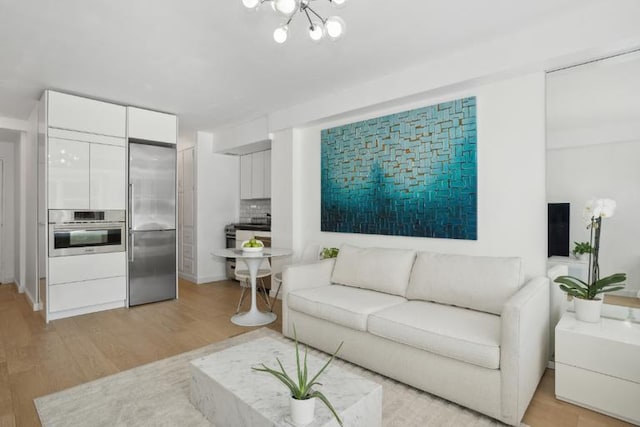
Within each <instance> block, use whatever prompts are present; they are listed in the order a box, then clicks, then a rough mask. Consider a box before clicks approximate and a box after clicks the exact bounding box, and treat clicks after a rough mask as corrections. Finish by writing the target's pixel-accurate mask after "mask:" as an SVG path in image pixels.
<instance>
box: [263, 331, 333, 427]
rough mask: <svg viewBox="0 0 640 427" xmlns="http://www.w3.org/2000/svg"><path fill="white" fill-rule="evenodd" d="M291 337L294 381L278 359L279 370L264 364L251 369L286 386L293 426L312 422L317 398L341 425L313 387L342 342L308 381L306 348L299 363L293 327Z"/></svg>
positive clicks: (325, 399)
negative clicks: (293, 343) (293, 344)
mask: <svg viewBox="0 0 640 427" xmlns="http://www.w3.org/2000/svg"><path fill="white" fill-rule="evenodd" d="M293 337H294V340H295V343H296V368H297V369H296V370H297V372H296V379H293V378H291V377H290V376H289V374H287V372H286V371H285V369H284V367H283V366H282V363H281V362H280V359H278V358H276V360H277V362H278V366H280V370H276V369H271V368H269V367H267V366H266V365H265V364H264V363H263V364H262V367H261V368H255V367H254V368H251V369H253V370H255V371H259V372H266V373H269V374H271V375H273V376H274V377H276V378H277V379H278V380H280V381H281V382H282V383H283V384H284V385H285V386H287V388H288V389H289V391H290V392H291V397H290V399H289V403H290V406H291V421H293V423H294V424H296V425H298V426H304V425H307V424H309V423H310V422H311V421H313V413H314V409H315V398H316V397H317V398H318V399H320V400H321V401H322V403H324V404H325V405H326V406H327V408H329V410H330V411H331V413H332V414H333V416H334V417H336V420H337V421H338V424H340V425H342V420H341V419H340V416H338V413H337V412H336V410H335V409H334V408H333V406H332V405H331V402H329V399H327V397H326V396H325V395H324V394H323V393H322V392H320V391H318V390H314V389H313V387H314V386H320V385H322V384H320V383H319V382H318V378H319V377H320V375H321V374H322V373H323V372H324V370H325V369H327V366H329V364H330V363H331V362H332V361H333V359H334V358H335V357H336V354H338V352H339V351H340V349H341V348H342V344H344V342H341V343H340V345H339V346H338V348H337V349H336V351H335V352H334V353H333V354H332V355H331V358H330V359H329V360H328V361H327V363H325V364H324V366H323V367H322V368H321V369H320V370H319V371H318V373H317V374H315V375H314V376H313V377H312V378H311V379H309V377H308V370H307V347H306V346H305V349H304V360H303V363H300V350H299V348H298V335H297V334H296V329H295V327H294V328H293Z"/></svg>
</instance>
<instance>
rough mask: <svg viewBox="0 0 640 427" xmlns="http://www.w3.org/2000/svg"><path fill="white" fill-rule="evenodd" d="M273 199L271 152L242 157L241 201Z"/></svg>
mask: <svg viewBox="0 0 640 427" xmlns="http://www.w3.org/2000/svg"><path fill="white" fill-rule="evenodd" d="M269 198H271V150H266V151H258V152H256V153H252V154H246V155H244V156H241V157H240V199H242V200H247V199H269Z"/></svg>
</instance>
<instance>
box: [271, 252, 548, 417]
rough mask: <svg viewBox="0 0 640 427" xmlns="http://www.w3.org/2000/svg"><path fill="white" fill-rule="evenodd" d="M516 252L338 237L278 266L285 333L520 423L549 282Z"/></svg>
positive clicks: (536, 364)
mask: <svg viewBox="0 0 640 427" xmlns="http://www.w3.org/2000/svg"><path fill="white" fill-rule="evenodd" d="M523 283H524V277H523V272H522V262H521V260H520V259H519V258H496V257H476V256H463V255H444V254H437V253H430V252H416V251H413V250H399V249H380V248H368V249H363V248H356V247H353V246H346V245H345V246H343V247H342V248H341V250H340V254H339V255H338V258H337V259H336V260H324V261H320V262H316V263H311V264H302V265H295V266H290V267H289V268H287V269H286V270H285V271H284V272H283V304H282V311H283V322H282V329H283V333H284V335H286V336H288V337H293V325H295V327H296V331H297V335H298V339H299V340H300V341H301V342H304V343H306V344H309V345H311V346H312V347H315V348H318V349H321V350H323V351H326V352H333V351H334V350H335V349H336V347H337V346H338V344H339V343H340V342H341V341H344V346H343V348H342V350H341V352H340V355H339V357H341V358H343V359H346V360H349V361H351V362H353V363H356V364H358V365H360V366H363V367H365V368H367V369H370V370H373V371H375V372H378V373H380V374H382V375H385V376H388V377H391V378H394V379H396V380H398V381H401V382H404V383H406V384H409V385H411V386H413V387H416V388H419V389H421V390H424V391H427V392H429V393H433V394H435V395H438V396H441V397H443V398H445V399H447V400H450V401H453V402H456V403H458V404H460V405H463V406H466V407H468V408H471V409H474V410H476V411H478V412H481V413H483V414H486V415H488V416H490V417H493V418H496V419H498V420H500V421H502V422H504V423H507V424H511V425H518V424H519V423H520V421H521V420H522V417H523V415H524V412H525V410H526V409H527V406H528V405H529V402H530V400H531V398H532V396H533V393H534V392H535V390H536V387H537V384H538V382H539V380H540V377H541V376H542V374H543V373H544V369H545V366H546V364H547V346H548V342H549V281H548V279H547V278H546V277H537V278H533V279H531V280H529V281H528V282H527V283H526V284H524V285H523Z"/></svg>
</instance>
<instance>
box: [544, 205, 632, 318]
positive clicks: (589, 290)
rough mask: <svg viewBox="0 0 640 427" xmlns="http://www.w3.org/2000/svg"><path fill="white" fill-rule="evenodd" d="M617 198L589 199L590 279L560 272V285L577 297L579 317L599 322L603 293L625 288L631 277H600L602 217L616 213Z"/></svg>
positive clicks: (624, 275) (587, 218) (587, 216)
mask: <svg viewBox="0 0 640 427" xmlns="http://www.w3.org/2000/svg"><path fill="white" fill-rule="evenodd" d="M615 209H616V202H615V201H613V200H611V199H598V200H589V201H588V202H587V204H586V206H585V208H584V213H583V216H584V218H585V221H586V222H587V228H588V229H589V230H590V239H589V246H590V247H591V252H589V273H588V278H587V282H584V281H583V280H580V279H579V278H577V277H573V276H560V277H558V278H556V279H555V282H556V283H559V284H560V289H562V290H563V291H565V292H566V293H568V294H569V295H571V296H572V297H573V301H574V307H575V311H576V318H577V319H578V320H582V321H585V322H598V321H599V320H600V313H601V310H602V300H603V295H602V294H604V293H606V292H613V291H617V290H620V289H623V288H624V283H622V282H624V281H625V280H627V275H626V274H625V273H615V274H612V275H610V276H607V277H603V278H600V264H599V257H600V237H601V233H602V219H604V218H610V217H612V216H613V214H614V212H615Z"/></svg>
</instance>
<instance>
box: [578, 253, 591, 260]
mask: <svg viewBox="0 0 640 427" xmlns="http://www.w3.org/2000/svg"><path fill="white" fill-rule="evenodd" d="M578 259H579V260H580V261H589V254H580V255H578Z"/></svg>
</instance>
